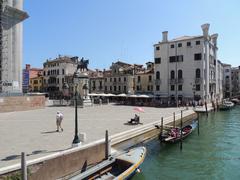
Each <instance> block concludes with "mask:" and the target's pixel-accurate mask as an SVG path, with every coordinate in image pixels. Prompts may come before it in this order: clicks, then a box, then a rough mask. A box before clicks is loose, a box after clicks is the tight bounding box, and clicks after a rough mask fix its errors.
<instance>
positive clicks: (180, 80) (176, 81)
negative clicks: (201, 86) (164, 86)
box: [169, 78, 184, 84]
mask: <svg viewBox="0 0 240 180" xmlns="http://www.w3.org/2000/svg"><path fill="white" fill-rule="evenodd" d="M169 83H170V84H183V83H184V79H183V78H178V79H170V80H169Z"/></svg>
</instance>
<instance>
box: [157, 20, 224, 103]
mask: <svg viewBox="0 0 240 180" xmlns="http://www.w3.org/2000/svg"><path fill="white" fill-rule="evenodd" d="M209 26H210V25H209V24H203V25H202V26H201V28H202V31H203V34H202V35H199V36H182V37H179V38H176V39H172V40H168V32H167V31H164V32H163V33H162V36H163V37H162V41H161V42H159V43H157V44H155V45H154V58H155V69H154V72H155V76H154V78H155V82H157V83H156V84H155V88H154V94H155V95H156V96H159V99H160V100H162V101H164V102H166V101H170V102H172V103H176V102H178V101H177V99H178V100H180V101H184V102H185V101H192V100H193V99H194V97H195V100H200V99H201V100H203V101H204V100H207V101H208V102H210V101H211V100H215V99H219V98H221V92H219V83H218V82H219V76H218V74H219V72H218V69H219V68H217V67H218V61H217V50H218V47H217V37H218V34H213V35H210V34H209Z"/></svg>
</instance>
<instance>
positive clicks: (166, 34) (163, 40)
mask: <svg viewBox="0 0 240 180" xmlns="http://www.w3.org/2000/svg"><path fill="white" fill-rule="evenodd" d="M167 41H168V31H163V32H162V42H167Z"/></svg>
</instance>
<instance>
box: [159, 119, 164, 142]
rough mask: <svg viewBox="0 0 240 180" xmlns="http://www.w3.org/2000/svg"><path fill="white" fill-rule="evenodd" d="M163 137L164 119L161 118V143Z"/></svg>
mask: <svg viewBox="0 0 240 180" xmlns="http://www.w3.org/2000/svg"><path fill="white" fill-rule="evenodd" d="M162 136H163V117H161V129H160V141H162Z"/></svg>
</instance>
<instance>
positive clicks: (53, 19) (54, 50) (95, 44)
mask: <svg viewBox="0 0 240 180" xmlns="http://www.w3.org/2000/svg"><path fill="white" fill-rule="evenodd" d="M239 9H240V1H239V0H228V1H226V0H201V1H200V0H168V1H164V0H25V1H24V10H25V11H27V12H28V14H29V16H30V17H29V18H28V19H26V20H25V21H24V23H23V24H24V37H23V38H24V45H23V47H24V56H23V63H24V64H31V66H32V67H39V68H41V67H42V64H43V62H45V61H46V59H49V58H51V59H54V58H56V57H58V55H69V56H79V57H84V58H85V59H89V67H90V68H92V69H95V68H98V69H104V68H105V69H108V68H109V67H110V66H111V64H112V62H116V61H118V60H121V61H124V62H127V63H131V64H133V63H136V64H145V63H146V62H148V61H153V58H154V57H153V56H154V54H153V51H154V49H153V45H154V44H155V43H157V42H159V41H161V40H162V31H168V38H169V39H173V38H176V37H179V36H183V35H201V34H202V30H201V25H202V24H204V23H209V24H210V30H209V31H210V34H213V33H218V34H219V36H218V47H219V50H218V59H219V60H221V61H222V62H224V63H229V64H232V65H233V66H239V65H240V62H239V54H238V53H239V52H238V51H239V50H240V46H239V42H240V35H239V33H240V10H239Z"/></svg>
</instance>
